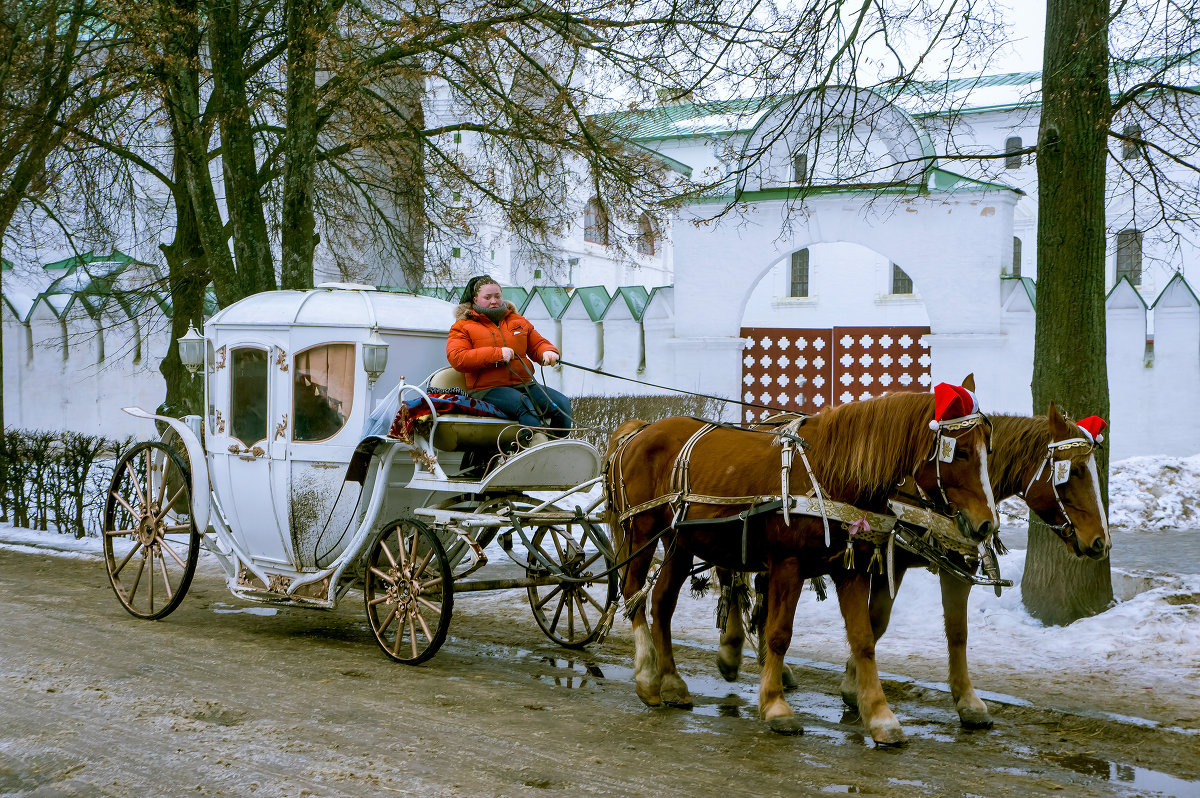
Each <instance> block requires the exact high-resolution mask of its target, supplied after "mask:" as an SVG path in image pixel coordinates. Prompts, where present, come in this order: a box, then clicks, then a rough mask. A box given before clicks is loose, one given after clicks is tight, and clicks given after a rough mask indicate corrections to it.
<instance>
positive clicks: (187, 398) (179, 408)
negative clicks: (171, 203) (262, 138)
mask: <svg viewBox="0 0 1200 798" xmlns="http://www.w3.org/2000/svg"><path fill="white" fill-rule="evenodd" d="M182 160H183V159H182V155H181V154H180V153H179V152H178V150H177V151H176V156H175V173H176V176H177V180H176V183H175V186H173V187H172V192H173V194H174V197H175V240H174V241H172V242H171V243H170V244H164V245H162V247H161V249H162V251H163V255H165V256H166V259H167V283H168V286H169V288H170V292H171V308H172V313H171V341H170V345H169V347H168V349H167V356H166V357H164V358H163V361H162V363H160V364H159V366H158V368H159V371H161V372H162V375H163V379H164V380H166V383H167V396H166V399H165V400H164V401H163V403H162V406H161V407H159V409H158V412H159V414H160V415H164V416H172V417H174V418H183V417H184V416H186V415H201V416H202V415H204V407H203V405H204V384H203V382H201V381H200V379H197V378H195V377H193V376H192V375H191V374H189V373H188V371H187V369H186V368H185V367H184V365H183V361H182V360H180V359H179V337H180V336H182V335H184V334H185V333H186V332H187V331H188V327H189V326H190V325H195V327H196V329H197V330H202V329H203V328H204V289H205V286H207V285H208V280H209V277H208V268H207V261H206V260H205V257H204V247H202V246H201V245H200V234H199V230H198V229H197V226H196V214H195V212H194V211H193V209H192V203H191V200H190V199H189V198H188V194H187V191H186V189H185V188H183V187H182V186H181V185H180V183H179V182H178V175H179V173H180V171H181V169H182V167H183V164H182ZM201 377H203V374H202V375H201Z"/></svg>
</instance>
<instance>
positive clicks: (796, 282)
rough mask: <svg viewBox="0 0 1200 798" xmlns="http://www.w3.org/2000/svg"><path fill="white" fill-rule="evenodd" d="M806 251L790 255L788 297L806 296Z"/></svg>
mask: <svg viewBox="0 0 1200 798" xmlns="http://www.w3.org/2000/svg"><path fill="white" fill-rule="evenodd" d="M808 257H809V256H808V250H807V249H799V250H796V251H795V252H793V253H792V279H791V293H790V294H788V296H804V297H806V296H808Z"/></svg>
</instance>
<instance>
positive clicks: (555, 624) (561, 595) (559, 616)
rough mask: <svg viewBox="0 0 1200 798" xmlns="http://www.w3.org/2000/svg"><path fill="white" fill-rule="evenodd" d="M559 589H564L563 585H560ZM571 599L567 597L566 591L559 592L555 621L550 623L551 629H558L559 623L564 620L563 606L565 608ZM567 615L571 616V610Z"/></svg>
mask: <svg viewBox="0 0 1200 798" xmlns="http://www.w3.org/2000/svg"><path fill="white" fill-rule="evenodd" d="M559 587H560V588H561V587H562V585H559ZM570 598H571V597H570V596H568V595H567V593H566V591H561V590H560V591H559V598H558V606H556V607H555V608H554V620H553V621H551V622H550V628H551V629H557V628H558V622H559V621H560V620H562V611H563V606H565V605H566V603H567V602H568V601H570ZM567 615H568V616H570V611H569V610H568V612H567Z"/></svg>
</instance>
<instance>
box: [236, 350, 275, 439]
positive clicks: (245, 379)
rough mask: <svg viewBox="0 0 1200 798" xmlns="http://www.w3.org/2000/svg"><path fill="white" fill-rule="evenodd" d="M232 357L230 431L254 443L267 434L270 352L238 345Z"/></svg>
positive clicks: (264, 437)
mask: <svg viewBox="0 0 1200 798" xmlns="http://www.w3.org/2000/svg"><path fill="white" fill-rule="evenodd" d="M230 361H231V367H232V369H233V372H232V374H231V375H230V381H231V387H230V389H229V432H230V434H231V435H232V436H233V437H234V438H237V439H238V440H239V441H241V442H242V445H244V446H250V445H253V444H255V443H258V442H259V441H263V440H266V438H267V352H266V350H264V349H250V348H245V349H234V350H233V351H232V352H231V353H230Z"/></svg>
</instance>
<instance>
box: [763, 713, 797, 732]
mask: <svg viewBox="0 0 1200 798" xmlns="http://www.w3.org/2000/svg"><path fill="white" fill-rule="evenodd" d="M767 726H768V727H769V728H770V729H771V731H773V732H775V733H776V734H787V735H793V734H804V727H803V726H801V725H800V721H799V720H797V719H796V716H795V715H780V716H779V717H777V718H771V719H770V720H768V721H767Z"/></svg>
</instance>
